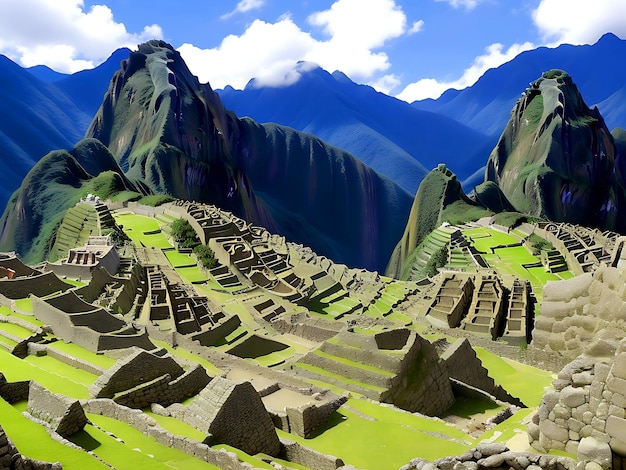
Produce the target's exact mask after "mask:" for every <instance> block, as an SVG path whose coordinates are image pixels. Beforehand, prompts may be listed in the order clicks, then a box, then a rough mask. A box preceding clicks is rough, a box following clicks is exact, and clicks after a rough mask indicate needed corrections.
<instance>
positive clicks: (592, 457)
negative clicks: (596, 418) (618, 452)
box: [577, 437, 613, 470]
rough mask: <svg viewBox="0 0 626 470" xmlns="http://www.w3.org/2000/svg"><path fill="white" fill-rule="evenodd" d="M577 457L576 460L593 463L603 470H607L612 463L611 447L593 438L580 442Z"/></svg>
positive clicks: (586, 438)
mask: <svg viewBox="0 0 626 470" xmlns="http://www.w3.org/2000/svg"><path fill="white" fill-rule="evenodd" d="M577 455H578V460H582V461H591V462H595V463H596V464H598V465H599V466H600V467H601V468H602V469H603V470H609V469H610V468H611V465H612V463H613V455H612V453H611V447H609V445H608V444H607V443H605V442H600V441H598V440H597V439H596V438H594V437H585V438H583V439H581V440H580V444H579V445H578V454H577Z"/></svg>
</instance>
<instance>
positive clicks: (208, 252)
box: [193, 244, 219, 269]
mask: <svg viewBox="0 0 626 470" xmlns="http://www.w3.org/2000/svg"><path fill="white" fill-rule="evenodd" d="M193 252H194V253H195V254H196V256H197V257H198V261H199V262H200V264H201V265H202V266H203V267H204V268H206V269H212V268H215V267H216V266H217V265H218V264H219V262H218V261H217V258H215V253H214V252H213V250H212V249H211V248H209V247H208V246H207V245H202V244H200V245H197V246H196V247H195V248H194V249H193Z"/></svg>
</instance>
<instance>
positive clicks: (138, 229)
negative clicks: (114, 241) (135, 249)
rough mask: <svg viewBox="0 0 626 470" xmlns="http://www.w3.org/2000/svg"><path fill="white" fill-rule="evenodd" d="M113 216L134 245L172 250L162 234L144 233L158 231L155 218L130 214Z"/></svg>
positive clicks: (158, 227)
mask: <svg viewBox="0 0 626 470" xmlns="http://www.w3.org/2000/svg"><path fill="white" fill-rule="evenodd" d="M113 216H114V217H115V221H116V222H117V224H118V225H120V226H123V230H124V233H126V235H128V237H129V238H130V239H131V240H132V241H133V243H134V244H135V245H137V246H146V247H154V248H161V249H165V248H172V245H171V244H170V242H169V241H168V239H167V237H166V236H165V235H164V234H163V233H161V232H159V233H154V234H146V232H154V231H156V230H160V226H159V223H158V221H157V220H156V219H155V218H153V217H147V216H144V215H137V214H132V213H124V214H116V213H114V214H113Z"/></svg>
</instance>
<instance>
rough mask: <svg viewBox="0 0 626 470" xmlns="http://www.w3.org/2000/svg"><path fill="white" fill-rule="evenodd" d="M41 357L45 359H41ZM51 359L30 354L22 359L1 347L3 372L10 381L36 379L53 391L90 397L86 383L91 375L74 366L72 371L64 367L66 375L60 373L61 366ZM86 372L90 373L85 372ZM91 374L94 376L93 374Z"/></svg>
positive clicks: (76, 396) (77, 396)
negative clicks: (25, 358) (52, 362)
mask: <svg viewBox="0 0 626 470" xmlns="http://www.w3.org/2000/svg"><path fill="white" fill-rule="evenodd" d="M39 359H43V360H41V361H39ZM50 359H52V358H47V359H46V358H45V356H44V357H39V358H35V357H32V356H29V358H28V359H27V360H22V359H19V358H17V357H15V356H13V355H11V354H9V353H8V352H6V351H4V350H2V349H0V364H2V366H1V367H2V373H3V374H4V375H5V377H6V378H7V380H8V381H9V382H18V381H22V380H35V381H36V382H38V383H40V384H41V385H43V386H44V387H46V388H47V389H48V390H50V391H51V392H54V393H61V394H63V395H67V396H69V397H71V398H89V392H88V390H87V387H86V386H85V384H84V383H85V382H86V381H88V380H91V377H89V378H87V377H88V376H86V375H84V374H83V373H82V372H80V371H78V369H74V368H71V369H72V370H71V371H69V370H67V369H65V368H62V369H63V372H65V375H58V374H57V372H59V373H63V372H62V371H61V367H57V364H55V365H53V364H51V362H50V361H49V360H50ZM56 362H57V363H58V362H59V361H56ZM64 365H65V364H64ZM67 367H69V366H67ZM85 374H89V373H88V372H85ZM90 375H91V376H93V374H90Z"/></svg>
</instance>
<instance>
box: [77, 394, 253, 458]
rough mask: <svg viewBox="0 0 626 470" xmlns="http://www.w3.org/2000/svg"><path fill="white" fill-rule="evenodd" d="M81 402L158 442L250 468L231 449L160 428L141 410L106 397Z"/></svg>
mask: <svg viewBox="0 0 626 470" xmlns="http://www.w3.org/2000/svg"><path fill="white" fill-rule="evenodd" d="M81 404H82V405H83V407H84V409H85V411H87V412H88V413H93V414H99V415H102V416H108V417H110V418H114V419H117V420H119V421H122V422H125V423H127V424H130V425H131V426H133V427H134V428H135V429H137V430H138V431H140V432H142V433H143V434H145V435H147V436H149V437H152V438H154V439H156V441H157V442H158V443H159V444H161V445H164V446H168V447H172V448H174V449H178V450H180V451H182V452H185V453H187V454H189V455H193V456H195V457H197V458H199V459H201V460H204V461H206V462H208V463H210V464H212V465H216V466H218V467H219V468H223V469H228V470H240V469H241V470H249V469H251V468H252V465H250V464H248V463H244V462H240V461H239V459H238V458H237V456H236V455H235V454H233V453H232V452H226V451H222V450H214V449H212V448H211V447H209V446H208V445H206V444H204V443H201V442H198V441H195V440H193V439H190V438H188V437H183V436H178V435H176V434H172V433H171V432H169V431H167V430H165V429H163V428H162V427H161V426H160V425H159V424H158V423H157V422H156V420H154V418H151V417H150V416H147V415H146V414H144V413H143V412H142V411H140V410H135V409H131V408H127V407H125V406H121V405H118V404H117V403H115V402H114V401H112V400H110V399H108V398H98V399H91V400H83V401H81Z"/></svg>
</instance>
